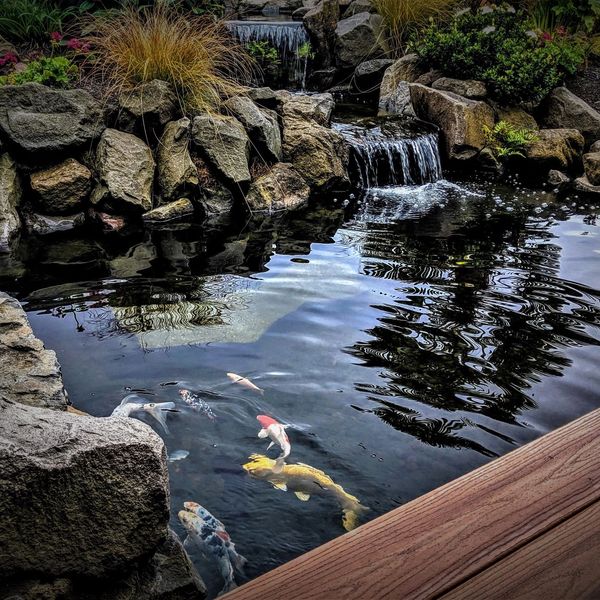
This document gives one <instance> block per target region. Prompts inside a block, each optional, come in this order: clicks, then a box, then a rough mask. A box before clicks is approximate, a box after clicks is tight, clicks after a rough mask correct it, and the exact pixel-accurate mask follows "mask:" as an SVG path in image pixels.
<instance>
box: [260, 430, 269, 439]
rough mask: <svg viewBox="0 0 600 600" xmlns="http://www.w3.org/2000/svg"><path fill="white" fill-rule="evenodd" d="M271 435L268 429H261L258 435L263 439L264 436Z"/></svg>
mask: <svg viewBox="0 0 600 600" xmlns="http://www.w3.org/2000/svg"><path fill="white" fill-rule="evenodd" d="M268 435H269V432H268V431H267V430H266V429H261V430H260V431H259V432H258V437H259V438H260V439H261V440H262V439H263V438H266V437H267V436H268Z"/></svg>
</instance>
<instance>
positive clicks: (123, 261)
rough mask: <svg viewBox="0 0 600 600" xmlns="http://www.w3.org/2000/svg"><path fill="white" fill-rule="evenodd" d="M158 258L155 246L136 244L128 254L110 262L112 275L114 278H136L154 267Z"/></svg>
mask: <svg viewBox="0 0 600 600" xmlns="http://www.w3.org/2000/svg"><path fill="white" fill-rule="evenodd" d="M156 256H157V254H156V248H155V247H154V244H151V243H140V244H136V245H135V246H133V247H132V248H130V249H129V250H128V251H127V252H126V254H124V255H121V256H117V257H116V258H113V259H112V260H111V261H110V274H111V275H112V276H113V277H136V276H138V275H140V274H141V273H142V272H143V271H145V270H147V269H150V268H151V267H152V261H154V260H155V259H156Z"/></svg>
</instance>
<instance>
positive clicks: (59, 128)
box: [0, 83, 104, 154]
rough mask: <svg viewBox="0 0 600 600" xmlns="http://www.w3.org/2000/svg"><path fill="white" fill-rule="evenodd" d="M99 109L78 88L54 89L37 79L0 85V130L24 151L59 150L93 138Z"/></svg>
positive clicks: (101, 124) (99, 120) (100, 120)
mask: <svg viewBox="0 0 600 600" xmlns="http://www.w3.org/2000/svg"><path fill="white" fill-rule="evenodd" d="M103 118H104V116H103V111H102V107H101V106H100V104H99V103H98V102H97V101H96V100H94V98H92V96H91V95H90V94H89V93H88V92H86V91H84V90H81V89H74V90H56V89H51V88H48V87H46V86H44V85H39V84H37V83H26V84H23V85H18V86H13V85H5V86H0V131H1V132H2V134H3V136H4V137H6V139H7V140H8V141H9V142H10V143H11V144H13V145H14V146H16V147H17V148H18V149H19V150H21V151H23V152H27V153H41V152H44V153H48V154H53V153H61V152H64V151H65V150H71V151H72V150H74V149H77V148H80V147H82V146H84V145H86V144H89V143H90V142H91V141H92V140H94V139H96V138H97V137H98V136H99V135H100V134H101V133H102V130H103V129H104V122H103Z"/></svg>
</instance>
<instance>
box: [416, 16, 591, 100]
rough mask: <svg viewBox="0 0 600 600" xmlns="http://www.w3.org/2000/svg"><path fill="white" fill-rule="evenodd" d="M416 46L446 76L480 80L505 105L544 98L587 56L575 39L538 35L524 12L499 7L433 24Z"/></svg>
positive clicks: (424, 57)
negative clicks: (527, 20) (528, 22)
mask: <svg viewBox="0 0 600 600" xmlns="http://www.w3.org/2000/svg"><path fill="white" fill-rule="evenodd" d="M414 47H415V50H416V52H417V53H418V54H419V56H420V57H421V58H422V59H423V61H424V62H426V63H427V64H428V65H430V66H432V67H434V68H437V69H440V70H442V71H443V72H444V73H445V74H446V75H449V76H452V77H459V78H462V79H466V78H469V79H478V80H481V81H484V82H485V83H486V85H487V87H488V90H490V93H491V95H492V96H493V97H495V98H496V99H497V100H499V101H500V102H504V103H506V104H517V103H524V102H531V101H533V102H538V101H540V100H542V99H543V98H544V97H545V96H546V95H547V94H548V93H549V92H550V91H551V90H552V88H554V87H556V86H557V85H558V84H559V83H561V81H562V80H563V79H564V77H565V76H566V75H570V74H573V73H575V71H576V70H577V68H578V67H579V65H580V64H581V63H582V62H583V60H584V58H585V50H584V48H583V46H582V44H581V43H579V42H578V41H577V40H576V39H574V38H571V37H567V36H566V35H565V36H558V35H557V36H551V35H550V36H545V37H543V36H538V35H537V34H536V33H535V32H533V31H531V30H529V28H528V25H527V22H526V20H525V19H524V18H523V15H522V14H520V13H514V12H511V11H508V10H502V9H497V10H495V11H489V12H477V13H475V14H473V13H470V12H469V13H464V14H461V15H459V16H457V17H456V18H455V19H454V20H453V21H452V22H451V23H449V24H447V25H444V26H439V25H437V24H436V23H431V24H430V25H429V27H428V28H427V29H425V30H424V31H423V32H422V34H421V36H420V37H419V38H417V40H416V42H415V43H414Z"/></svg>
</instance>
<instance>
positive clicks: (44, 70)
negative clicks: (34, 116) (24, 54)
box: [0, 56, 79, 87]
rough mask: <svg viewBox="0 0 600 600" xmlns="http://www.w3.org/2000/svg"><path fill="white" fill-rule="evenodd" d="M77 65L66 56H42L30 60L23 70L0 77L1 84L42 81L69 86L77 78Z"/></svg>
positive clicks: (53, 84)
mask: <svg viewBox="0 0 600 600" xmlns="http://www.w3.org/2000/svg"><path fill="white" fill-rule="evenodd" d="M78 72H79V70H78V68H77V65H75V64H73V63H72V62H71V61H70V60H69V59H68V58H67V57H66V56H53V57H44V58H40V59H38V60H33V61H31V62H30V63H29V64H28V65H27V67H26V68H25V69H24V70H23V71H18V72H15V73H10V74H8V75H3V76H2V77H0V84H1V85H21V84H23V83H30V82H34V83H42V84H44V85H49V86H51V87H69V86H70V85H71V84H72V83H73V82H74V81H75V79H76V78H77V75H78Z"/></svg>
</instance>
